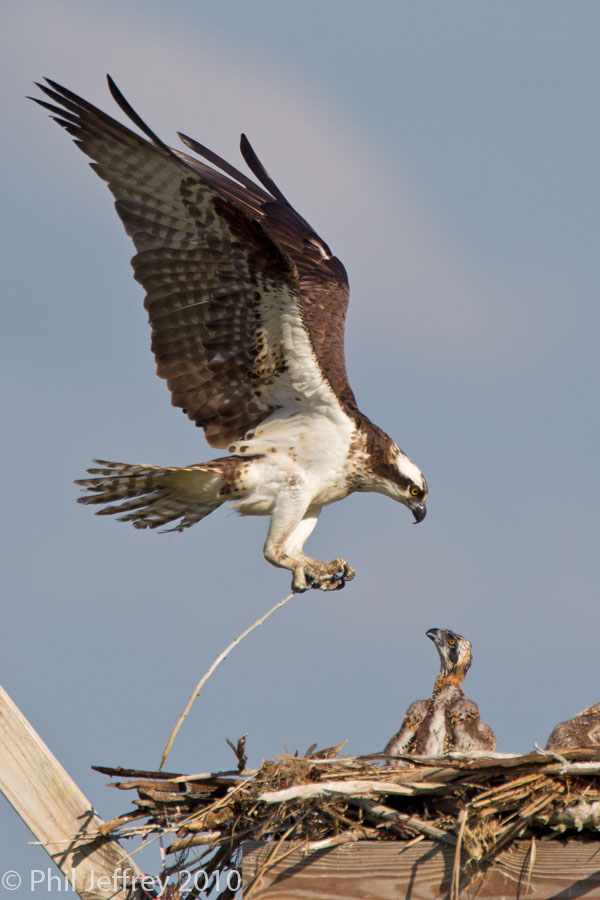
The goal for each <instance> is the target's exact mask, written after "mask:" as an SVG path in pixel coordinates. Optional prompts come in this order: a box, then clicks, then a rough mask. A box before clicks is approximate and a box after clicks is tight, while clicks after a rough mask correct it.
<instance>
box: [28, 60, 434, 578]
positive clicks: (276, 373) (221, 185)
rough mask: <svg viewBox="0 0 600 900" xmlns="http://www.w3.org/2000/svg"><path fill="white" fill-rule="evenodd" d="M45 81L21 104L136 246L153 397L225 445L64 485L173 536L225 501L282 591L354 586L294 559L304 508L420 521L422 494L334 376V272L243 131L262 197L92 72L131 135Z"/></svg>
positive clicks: (109, 468)
mask: <svg viewBox="0 0 600 900" xmlns="http://www.w3.org/2000/svg"><path fill="white" fill-rule="evenodd" d="M46 81H47V85H48V86H45V85H41V84H40V85H38V87H40V88H41V90H42V91H43V92H44V93H45V94H46V95H47V96H48V97H49V98H50V99H51V100H52V101H53V102H52V103H48V102H46V101H44V100H39V99H38V100H36V102H37V103H39V104H40V105H41V106H44V107H46V108H47V109H49V110H50V111H51V112H52V113H53V118H55V120H56V121H57V122H58V123H59V124H60V125H62V126H63V128H65V129H66V130H67V131H68V132H69V134H71V135H72V136H73V138H74V140H75V143H76V145H77V146H78V147H79V148H80V149H81V150H82V151H83V152H84V153H85V154H87V156H89V157H91V159H92V163H91V166H92V168H93V169H94V171H95V172H96V173H97V174H98V175H99V176H100V178H102V179H103V180H104V181H106V182H107V184H108V187H109V188H110V190H111V192H112V193H113V195H114V197H115V200H116V202H115V207H116V210H117V213H118V215H119V217H120V219H121V221H122V223H123V225H124V227H125V230H126V231H127V233H128V234H129V236H130V237H131V238H132V240H133V243H134V245H135V248H136V250H137V254H136V255H135V256H134V257H133V259H132V266H133V270H134V275H135V278H136V280H137V281H139V282H140V283H141V285H142V286H143V288H144V290H145V292H146V298H145V301H144V305H145V307H146V310H147V311H148V316H149V320H150V325H151V329H152V351H153V353H154V356H155V359H156V365H157V373H158V375H160V377H161V378H164V379H165V380H166V382H167V385H168V387H169V390H170V391H171V398H172V399H171V402H172V404H173V405H174V406H179V407H181V408H182V409H183V411H184V412H185V413H186V414H187V416H188V417H189V418H190V419H191V420H192V421H193V422H195V424H196V425H198V426H200V427H202V428H203V429H204V432H205V435H206V440H207V441H208V443H209V444H210V445H211V446H212V447H219V448H223V449H226V450H227V453H228V455H227V456H224V457H221V458H219V459H213V460H211V461H210V462H206V463H200V464H198V465H191V466H184V467H160V466H150V465H128V464H126V463H116V462H105V461H102V460H96V461H95V462H96V463H97V464H98V468H92V469H88V473H89V474H90V475H91V476H93V477H91V478H85V479H82V480H81V481H78V482H76V483H77V484H80V485H82V487H83V488H84V489H85V491H86V495H85V496H83V497H81V498H80V501H79V502H81V503H98V504H103V505H104V508H103V509H101V510H100V511H99V513H100V514H101V515H106V514H113V513H115V514H117V515H118V517H119V519H120V521H124V522H131V523H132V524H133V525H134V526H135V527H136V528H157V527H159V526H162V525H167V524H172V525H173V527H172V528H171V529H168V530H172V531H182V530H183V529H184V528H188V527H189V526H190V525H194V524H195V523H196V522H198V521H200V519H203V518H204V517H205V516H207V515H208V514H209V513H210V512H212V511H213V510H214V509H217V507H219V506H221V504H222V503H224V502H225V501H232V502H233V504H234V506H235V508H236V509H237V511H238V512H239V513H241V514H242V515H246V516H247V515H258V516H270V517H271V524H270V527H269V532H268V535H267V539H266V543H265V546H264V555H265V557H266V559H267V560H268V561H269V562H270V563H272V564H273V565H275V566H280V567H282V568H285V569H290V570H291V571H292V573H293V581H292V588H293V590H294V591H304V590H306V589H307V588H320V589H321V590H332V589H337V588H341V587H343V586H344V583H345V582H346V581H349V580H350V579H351V578H352V577H353V576H354V571H353V569H352V568H351V567H350V566H349V565H348V564H347V563H346V561H345V560H343V559H334V560H333V561H332V562H320V561H319V560H316V559H311V558H310V557H309V556H306V554H304V553H303V552H302V547H303V545H304V542H305V541H306V539H307V538H308V536H309V534H310V533H311V531H312V530H313V528H314V527H315V525H316V523H317V519H318V517H319V513H320V511H321V509H322V507H323V506H325V505H327V504H329V503H333V502H335V501H336V500H341V499H343V498H344V497H347V496H348V494H350V493H352V492H353V491H377V492H378V493H381V494H385V495H386V496H388V497H391V498H392V499H394V500H398V501H399V502H400V503H403V504H404V505H405V506H407V507H408V508H409V509H410V510H411V511H412V513H413V515H414V517H415V521H416V522H420V521H421V520H422V519H423V518H424V516H425V511H426V507H425V500H426V497H427V485H426V482H425V479H424V477H423V475H422V473H421V471H420V469H419V468H418V467H417V466H416V465H415V464H414V463H413V462H411V460H410V459H409V458H408V456H406V455H405V454H404V453H403V452H402V451H401V450H400V449H399V447H398V446H397V445H396V444H395V443H394V442H393V441H392V440H391V439H390V438H389V437H388V436H387V435H386V434H385V433H384V432H383V431H382V430H381V429H380V428H378V427H377V426H376V425H373V423H372V422H370V421H369V419H368V418H367V417H366V416H365V415H363V413H361V412H360V410H359V409H358V407H357V405H356V401H355V399H354V394H353V393H352V389H351V388H350V385H349V383H348V377H347V375H346V365H345V359H344V320H345V316H346V308H347V305H348V294H349V291H348V279H347V276H346V271H345V269H344V267H343V265H342V264H341V262H340V261H339V260H338V259H336V257H335V256H333V255H332V253H331V250H330V249H329V247H328V246H327V244H326V243H325V241H323V240H322V239H321V238H320V237H319V236H318V235H317V234H316V233H315V232H314V231H313V229H312V228H311V227H310V225H309V224H308V223H307V222H306V221H305V220H304V219H303V218H302V216H300V215H299V214H298V213H297V212H296V211H295V209H294V208H293V207H292V206H290V204H289V203H288V201H287V200H286V198H285V197H284V196H283V194H282V193H281V191H280V190H279V188H278V187H277V186H276V185H275V183H274V182H273V181H272V179H271V178H270V177H269V175H268V174H267V172H266V171H265V169H264V167H263V166H262V164H261V163H260V161H259V159H258V157H257V156H256V154H255V153H254V151H253V149H252V147H251V146H250V144H249V142H248V140H247V138H246V137H245V136H244V135H242V138H241V152H242V156H243V157H244V159H245V161H246V163H247V165H248V166H249V168H250V169H251V171H252V172H253V174H254V175H255V177H256V178H257V179H258V181H259V182H260V184H261V185H262V187H261V186H259V185H258V184H256V183H255V182H254V181H252V180H251V179H250V178H248V177H247V176H246V175H244V174H243V173H242V172H239V171H238V170H237V169H235V168H234V167H233V166H231V165H230V164H229V163H227V162H225V160H223V159H221V158H220V157H218V156H217V155H216V154H215V153H213V152H212V151H210V150H208V149H207V148H206V147H204V146H202V145H201V144H199V143H198V142H197V141H194V140H192V139H191V138H188V137H186V136H185V135H180V138H181V140H182V141H183V143H184V144H185V145H186V146H187V147H188V148H190V149H192V150H193V151H194V152H195V153H196V154H198V155H199V156H200V157H202V158H203V160H206V162H204V161H201V160H199V159H196V158H195V157H191V156H189V155H188V154H186V153H183V152H180V151H178V150H174V149H171V148H170V147H168V146H167V145H166V144H164V143H163V142H162V141H161V140H160V139H159V138H158V137H157V136H156V135H155V134H154V132H153V131H151V130H150V128H148V126H147V125H146V124H145V123H144V122H143V121H142V119H141V118H140V117H139V116H138V114H137V113H136V112H135V111H134V110H133V109H132V107H131V106H130V105H129V103H128V102H127V101H126V100H125V98H124V97H123V95H122V94H121V93H120V91H119V90H118V88H117V87H116V85H115V84H114V82H113V81H112V79H111V78H110V77H109V78H108V83H109V87H110V91H111V93H112V95H113V98H114V99H115V101H116V102H117V104H118V105H119V106H120V108H121V109H122V110H123V111H124V112H125V113H126V114H127V115H128V117H129V118H130V119H131V120H132V121H133V122H134V123H135V125H137V127H138V128H139V129H140V130H141V131H142V132H143V134H144V135H145V137H141V136H140V135H139V134H137V133H136V132H134V131H132V130H130V129H129V128H127V127H125V126H124V125H122V124H121V123H119V122H117V121H116V120H114V119H112V118H111V117H110V116H107V115H106V114H105V113H103V112H102V111H101V110H99V109H97V108H96V107H95V106H92V105H91V104H90V103H88V102H86V101H85V100H83V99H81V97H78V96H77V95H76V94H73V93H72V92H71V91H69V90H67V89H66V88H64V87H61V86H60V85H58V84H56V82H54V81H50V80H49V79H47V80H46ZM33 99H35V98H33ZM208 163H210V164H211V165H209V164H208Z"/></svg>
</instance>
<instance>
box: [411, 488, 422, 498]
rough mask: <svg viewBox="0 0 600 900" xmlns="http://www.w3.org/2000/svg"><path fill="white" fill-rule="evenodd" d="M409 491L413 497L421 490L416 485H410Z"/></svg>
mask: <svg viewBox="0 0 600 900" xmlns="http://www.w3.org/2000/svg"><path fill="white" fill-rule="evenodd" d="M410 492H411V494H412V496H413V497H418V496H419V494H420V493H421V491H420V490H419V488H418V487H411V489H410Z"/></svg>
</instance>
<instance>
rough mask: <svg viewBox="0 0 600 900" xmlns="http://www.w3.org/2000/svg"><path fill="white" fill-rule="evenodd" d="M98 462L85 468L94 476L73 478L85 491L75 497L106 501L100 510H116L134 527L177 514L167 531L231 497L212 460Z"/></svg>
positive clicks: (177, 528)
mask: <svg viewBox="0 0 600 900" xmlns="http://www.w3.org/2000/svg"><path fill="white" fill-rule="evenodd" d="M94 462H95V463H97V465H98V466H99V467H100V468H91V469H88V470H87V471H88V473H89V474H90V475H93V476H94V477H93V478H81V479H79V480H78V481H76V482H75V484H78V485H81V487H83V488H84V489H85V490H86V491H87V494H86V496H84V497H79V499H78V501H77V502H78V503H85V504H90V503H98V504H103V505H104V508H103V509H99V510H98V512H97V515H100V516H109V515H116V516H117V518H118V520H119V521H120V522H131V523H132V524H133V526H134V528H158V527H159V526H161V525H168V524H169V523H170V522H177V520H179V521H178V522H177V524H176V525H175V526H174V527H173V528H167V529H165V531H183V530H184V529H185V528H189V527H190V526H191V525H195V524H196V522H199V521H200V519H203V518H204V517H205V516H207V515H208V514H209V513H211V512H212V511H213V510H214V509H217V507H218V506H220V505H221V503H223V502H224V500H226V499H227V489H226V483H225V479H224V478H223V475H222V473H221V472H220V471H219V470H218V469H217V468H215V467H211V466H210V465H204V466H203V465H198V466H185V467H174V468H162V467H160V466H145V465H128V464H127V463H116V462H107V461H105V460H100V459H96V460H94Z"/></svg>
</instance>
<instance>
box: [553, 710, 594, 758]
mask: <svg viewBox="0 0 600 900" xmlns="http://www.w3.org/2000/svg"><path fill="white" fill-rule="evenodd" d="M579 748H585V749H590V750H592V749H594V750H597V749H599V748H600V703H595V704H594V705H593V706H588V707H587V709H583V710H582V711H581V712H580V713H577V715H576V716H574V717H573V718H572V719H568V720H567V721H566V722H559V724H558V725H555V726H554V729H553V730H552V734H551V735H550V737H549V738H548V743H547V744H546V750H561V749H562V750H576V749H579Z"/></svg>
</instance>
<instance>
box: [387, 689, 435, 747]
mask: <svg viewBox="0 0 600 900" xmlns="http://www.w3.org/2000/svg"><path fill="white" fill-rule="evenodd" d="M428 711H429V704H428V702H427V700H415V701H414V703H411V704H410V706H409V707H408V709H407V710H406V713H405V714H404V719H403V722H402V725H401V726H400V730H399V731H397V732H396V734H395V735H394V736H393V737H392V738H390V740H389V741H388V742H387V744H386V745H385V750H384V751H383V752H384V753H387V754H388V755H390V756H394V755H395V754H396V753H406V752H408V751H409V750H410V748H411V744H412V742H413V739H414V737H415V735H416V733H417V731H418V730H419V726H420V725H421V723H422V722H423V720H424V719H425V716H426V715H427V713H428Z"/></svg>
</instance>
